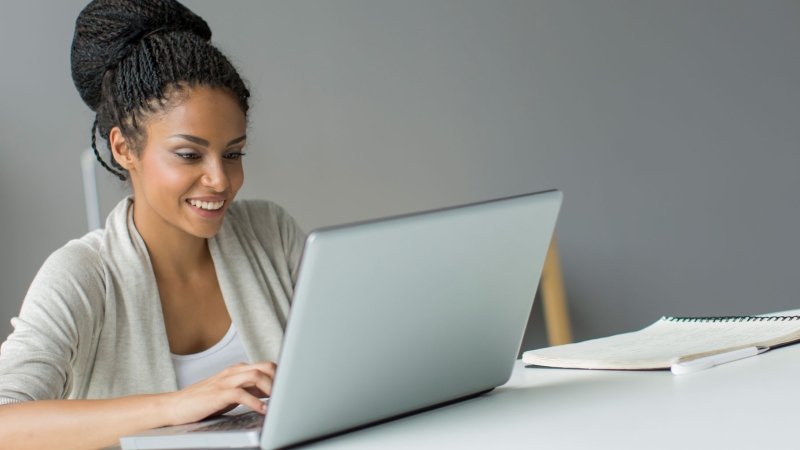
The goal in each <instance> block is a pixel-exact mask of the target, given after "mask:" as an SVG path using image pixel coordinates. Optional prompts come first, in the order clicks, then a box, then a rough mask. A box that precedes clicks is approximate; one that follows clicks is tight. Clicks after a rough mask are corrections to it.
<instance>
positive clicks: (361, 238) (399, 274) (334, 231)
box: [121, 191, 562, 450]
mask: <svg viewBox="0 0 800 450" xmlns="http://www.w3.org/2000/svg"><path fill="white" fill-rule="evenodd" d="M561 198H562V194H561V192H559V191H547V192H541V193H535V194H527V195H521V196H516V197H510V198H504V199H499V200H493V201H487V202H481V203H476V204H471V205H465V206H457V207H453V208H446V209H440V210H435V211H429V212H423V213H417V214H410V215H405V216H399V217H391V218H387V219H380V220H374V221H368V222H360V223H355V224H350V225H344V226H337V227H331V228H324V229H320V230H315V231H313V232H312V233H311V234H309V236H308V238H307V240H306V244H305V248H304V250H303V257H302V261H301V263H300V272H299V275H298V281H297V286H296V288H295V293H294V298H293V300H292V310H291V314H290V317H289V322H288V324H287V328H286V334H285V336H284V340H283V347H282V349H281V355H280V359H279V361H278V372H277V375H276V378H275V380H274V385H273V390H272V396H271V398H270V400H269V404H268V408H267V409H268V412H267V414H266V418H264V417H263V416H260V415H258V414H257V413H254V412H250V413H246V414H242V415H238V416H235V417H223V418H217V419H213V420H209V421H204V422H201V423H197V424H189V425H182V426H178V427H166V428H159V429H155V430H150V431H146V432H142V433H138V434H135V435H132V436H128V437H124V438H122V439H121V444H122V448H123V449H165V448H203V447H210V448H235V447H240V448H241V447H251V448H252V447H259V446H260V447H261V448H262V449H264V450H267V449H276V448H282V447H286V446H290V445H295V444H299V443H304V442H309V441H313V440H317V439H322V438H325V437H329V436H332V435H336V434H340V433H343V432H347V431H350V430H354V429H358V428H362V427H365V426H368V425H371V424H376V423H380V422H383V421H387V420H390V419H393V418H398V417H402V416H404V415H408V414H411V413H413V412H417V411H422V410H426V409H430V408H433V407H436V406H439V405H443V404H449V403H452V402H454V401H458V400H460V399H465V398H469V397H472V396H475V395H479V394H481V393H484V392H488V391H490V390H492V389H493V388H495V387H496V386H499V385H501V384H503V383H505V382H506V381H508V379H509V377H510V376H511V371H512V369H513V365H514V360H515V359H516V357H517V352H518V350H519V346H520V344H521V342H522V335H523V333H524V332H525V325H526V323H527V320H528V316H529V314H530V310H531V306H532V305H533V299H534V296H535V294H536V289H537V286H538V283H539V277H540V275H541V271H542V266H543V265H544V259H545V255H546V254H547V248H548V246H549V244H550V239H551V237H552V235H553V230H554V228H555V224H556V217H557V216H558V211H559V209H560V206H561Z"/></svg>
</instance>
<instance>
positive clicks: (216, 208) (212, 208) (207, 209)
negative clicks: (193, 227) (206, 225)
mask: <svg viewBox="0 0 800 450" xmlns="http://www.w3.org/2000/svg"><path fill="white" fill-rule="evenodd" d="M227 202H228V199H227V198H226V197H195V198H187V199H186V203H188V204H189V207H190V208H191V209H192V211H194V212H195V213H197V215H199V216H200V217H202V218H204V219H218V218H220V217H222V215H223V214H225V209H226V208H225V203H227Z"/></svg>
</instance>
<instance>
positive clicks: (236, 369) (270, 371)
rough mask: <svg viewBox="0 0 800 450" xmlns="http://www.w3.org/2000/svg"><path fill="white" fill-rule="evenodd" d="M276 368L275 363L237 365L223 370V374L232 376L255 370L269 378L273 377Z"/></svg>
mask: <svg viewBox="0 0 800 450" xmlns="http://www.w3.org/2000/svg"><path fill="white" fill-rule="evenodd" d="M277 368H278V366H276V365H275V363H273V362H262V363H254V364H245V363H238V364H236V365H233V366H230V367H228V368H227V369H225V370H223V374H225V375H234V374H238V373H242V372H246V371H248V370H253V369H255V370H258V371H261V372H263V373H265V374H267V375H269V376H270V377H275V371H276V370H277Z"/></svg>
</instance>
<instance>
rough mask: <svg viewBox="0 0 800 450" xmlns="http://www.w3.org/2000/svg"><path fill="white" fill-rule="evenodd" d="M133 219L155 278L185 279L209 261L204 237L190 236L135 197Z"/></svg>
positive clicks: (209, 255)
mask: <svg viewBox="0 0 800 450" xmlns="http://www.w3.org/2000/svg"><path fill="white" fill-rule="evenodd" d="M133 222H134V224H135V225H136V229H137V230H138V231H139V234H140V235H141V236H142V240H144V243H145V246H146V247H147V252H148V253H149V254H150V261H151V263H152V265H153V271H154V272H155V275H156V278H157V279H163V278H166V277H168V278H175V277H177V278H178V279H181V280H188V279H190V278H192V274H195V273H197V271H198V270H200V269H201V268H202V267H206V265H207V264H208V263H210V262H211V252H210V251H209V250H208V242H207V240H206V239H205V238H201V237H197V236H194V235H191V234H189V233H187V232H185V231H183V230H181V229H179V228H177V227H175V226H174V225H172V224H170V223H169V222H166V221H165V220H164V219H163V218H162V217H161V216H159V215H158V214H157V213H155V211H153V210H152V209H150V208H149V207H148V205H147V204H146V202H139V203H137V202H136V201H135V200H134V206H133Z"/></svg>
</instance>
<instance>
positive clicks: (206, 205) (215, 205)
mask: <svg viewBox="0 0 800 450" xmlns="http://www.w3.org/2000/svg"><path fill="white" fill-rule="evenodd" d="M189 204H190V205H192V206H196V207H198V208H202V209H207V210H209V211H215V210H217V209H220V208H222V205H223V204H225V200H223V201H220V202H201V201H197V200H189Z"/></svg>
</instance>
